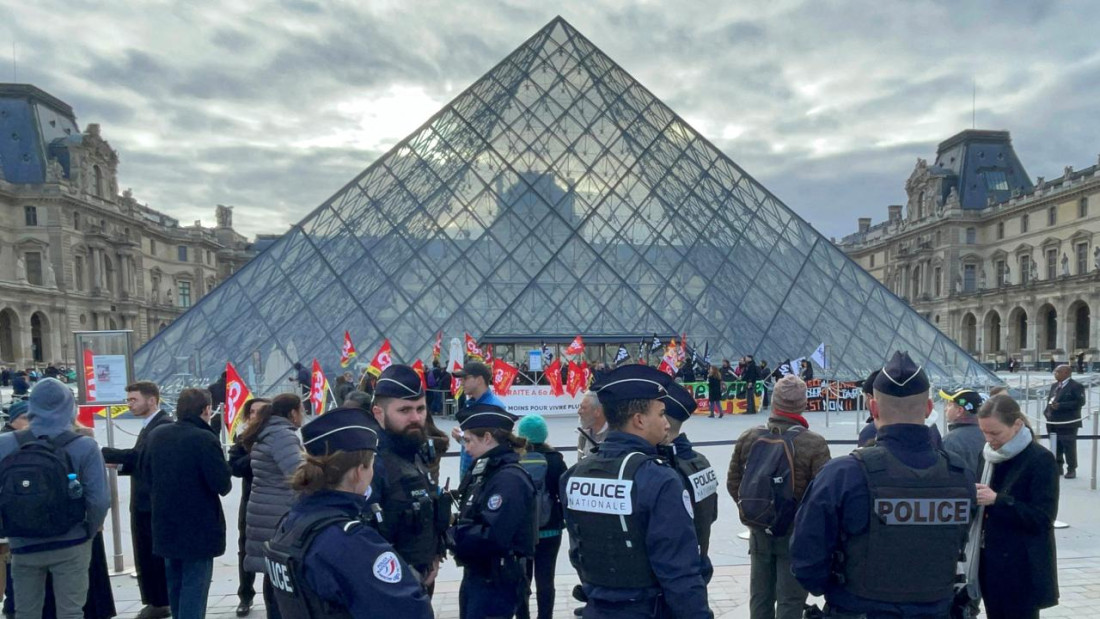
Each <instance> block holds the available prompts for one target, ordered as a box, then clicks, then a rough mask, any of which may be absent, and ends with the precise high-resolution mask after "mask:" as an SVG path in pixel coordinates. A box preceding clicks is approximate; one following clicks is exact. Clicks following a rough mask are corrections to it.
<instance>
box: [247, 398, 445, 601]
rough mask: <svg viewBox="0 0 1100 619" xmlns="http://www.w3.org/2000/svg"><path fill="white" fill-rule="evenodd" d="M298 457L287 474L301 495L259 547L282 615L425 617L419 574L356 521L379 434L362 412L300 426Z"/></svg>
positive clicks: (348, 412)
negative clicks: (301, 447) (300, 459)
mask: <svg viewBox="0 0 1100 619" xmlns="http://www.w3.org/2000/svg"><path fill="white" fill-rule="evenodd" d="M302 439H303V441H302V442H303V444H304V446H305V450H306V456H305V461H304V462H303V463H302V464H301V465H300V466H299V468H298V470H297V472H295V474H294V477H293V478H292V479H291V487H293V488H294V489H295V490H296V491H298V492H299V493H300V494H301V499H300V500H299V501H298V503H296V504H295V505H294V506H293V507H292V508H291V510H290V512H289V513H288V514H287V515H286V517H285V518H284V519H283V521H282V523H280V525H279V528H278V530H277V531H276V533H275V536H274V537H273V538H272V539H271V540H270V541H269V542H267V543H266V544H265V545H264V562H265V564H266V566H265V567H266V576H267V578H268V579H270V581H271V583H272V586H273V588H274V591H275V598H276V600H277V603H278V605H279V612H280V613H281V615H282V617H284V619H322V618H333V619H336V618H340V619H342V618H348V617H354V618H361V617H362V618H365V617H401V618H402V619H414V618H415V619H430V618H431V617H432V607H431V601H430V600H429V599H428V596H427V594H426V593H425V592H424V588H423V587H422V586H421V584H420V579H419V575H418V574H417V573H416V571H415V570H413V569H411V568H410V567H409V566H408V564H407V563H406V562H405V561H404V560H402V559H401V557H399V556H397V554H395V553H394V550H393V547H392V546H390V544H389V543H388V542H386V540H385V539H383V538H382V536H381V535H380V534H379V533H378V531H376V530H374V528H372V527H370V526H368V525H367V524H366V523H365V522H363V518H364V516H363V515H362V514H363V513H364V511H365V510H366V509H367V501H366V498H365V496H364V495H365V494H366V493H367V491H368V490H369V489H370V483H371V478H372V476H373V474H374V469H373V465H374V452H375V450H376V449H377V446H378V436H377V434H376V433H375V432H374V431H373V430H372V429H370V428H368V427H366V426H365V425H363V413H362V411H357V410H355V409H338V410H334V411H331V412H329V413H327V414H325V415H324V416H322V417H318V418H317V419H316V420H315V421H313V422H311V423H309V424H306V425H305V426H304V427H303V428H302Z"/></svg>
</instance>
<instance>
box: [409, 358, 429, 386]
mask: <svg viewBox="0 0 1100 619" xmlns="http://www.w3.org/2000/svg"><path fill="white" fill-rule="evenodd" d="M412 368H413V371H414V372H416V375H417V376H419V377H420V388H421V389H423V390H424V391H425V393H426V392H427V391H428V377H427V376H424V362H423V361H421V360H420V359H417V360H416V363H414V364H413V365H412Z"/></svg>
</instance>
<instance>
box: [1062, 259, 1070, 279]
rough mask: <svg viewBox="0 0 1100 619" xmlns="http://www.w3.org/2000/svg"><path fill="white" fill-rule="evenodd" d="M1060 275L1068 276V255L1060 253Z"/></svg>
mask: <svg viewBox="0 0 1100 619" xmlns="http://www.w3.org/2000/svg"><path fill="white" fill-rule="evenodd" d="M1062 277H1069V256H1067V255H1066V254H1065V253H1063V254H1062Z"/></svg>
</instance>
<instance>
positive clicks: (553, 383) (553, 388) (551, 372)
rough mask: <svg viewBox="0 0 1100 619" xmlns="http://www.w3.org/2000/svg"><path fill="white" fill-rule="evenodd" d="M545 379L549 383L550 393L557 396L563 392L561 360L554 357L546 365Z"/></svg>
mask: <svg viewBox="0 0 1100 619" xmlns="http://www.w3.org/2000/svg"><path fill="white" fill-rule="evenodd" d="M546 380H547V381H549V383H550V395H552V396H559V395H562V394H563V393H565V390H564V389H562V385H561V360H559V359H554V361H553V362H552V363H551V364H550V365H548V366H546Z"/></svg>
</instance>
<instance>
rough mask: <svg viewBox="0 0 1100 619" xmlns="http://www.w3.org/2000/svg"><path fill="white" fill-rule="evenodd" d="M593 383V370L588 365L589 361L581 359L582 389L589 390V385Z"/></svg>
mask: <svg viewBox="0 0 1100 619" xmlns="http://www.w3.org/2000/svg"><path fill="white" fill-rule="evenodd" d="M591 384H592V370H591V369H590V368H589V367H588V362H587V361H581V391H588V386H589V385H591Z"/></svg>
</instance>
